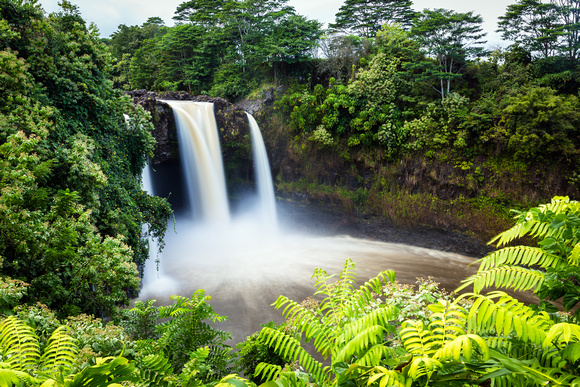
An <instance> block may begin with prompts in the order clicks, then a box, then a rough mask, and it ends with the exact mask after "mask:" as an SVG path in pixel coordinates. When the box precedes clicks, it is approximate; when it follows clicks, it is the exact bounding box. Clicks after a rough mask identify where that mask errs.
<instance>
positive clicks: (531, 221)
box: [489, 196, 580, 246]
mask: <svg viewBox="0 0 580 387" xmlns="http://www.w3.org/2000/svg"><path fill="white" fill-rule="evenodd" d="M579 212H580V203H579V202H577V201H573V200H570V199H569V198H568V197H566V196H564V197H554V198H553V199H552V200H551V202H550V203H548V204H542V205H540V206H538V207H537V208H532V209H530V210H529V211H527V212H525V213H520V214H519V215H518V216H516V218H518V219H519V220H518V223H516V224H515V225H514V226H513V227H512V228H510V229H509V230H506V231H504V232H502V233H501V234H499V235H497V236H496V237H495V238H493V239H492V240H491V241H490V242H489V244H492V243H494V242H496V241H498V242H497V245H498V246H504V245H506V244H508V243H510V242H511V241H513V240H515V239H518V238H521V237H523V236H526V235H530V236H531V237H532V238H540V239H545V238H547V237H554V238H555V239H560V238H561V237H562V235H563V234H564V232H565V231H566V227H561V225H562V224H563V223H562V222H557V221H556V216H557V215H558V214H568V213H572V214H578V213H579ZM564 223H565V222H564Z"/></svg>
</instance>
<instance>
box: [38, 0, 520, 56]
mask: <svg viewBox="0 0 580 387" xmlns="http://www.w3.org/2000/svg"><path fill="white" fill-rule="evenodd" d="M59 1H60V0H39V4H40V5H41V6H42V8H44V10H45V11H46V12H54V11H58V10H59V9H60V8H59V6H58V3H59ZM184 1H185V0H71V2H72V3H73V4H76V5H77V6H78V7H79V10H80V12H81V16H82V17H83V19H85V20H86V21H88V22H94V23H95V24H96V25H97V26H98V27H99V30H100V32H101V36H103V37H108V36H109V35H111V34H112V33H113V32H115V31H116V30H117V27H118V26H119V25H120V24H125V25H127V26H132V25H141V24H143V23H144V22H145V21H146V20H147V19H148V18H149V17H152V16H159V17H161V18H162V19H163V20H164V21H165V24H166V25H168V26H170V25H173V20H172V17H173V14H174V12H175V9H176V8H177V6H178V5H179V4H181V3H183V2H184ZM343 3H344V0H289V3H288V4H289V5H292V6H294V8H295V9H296V12H298V13H299V14H300V15H304V16H306V17H308V18H309V19H316V20H318V21H320V22H322V23H324V24H325V25H326V24H328V23H331V22H334V15H335V14H336V12H337V11H338V9H339V8H340V6H341V5H342V4H343ZM514 3H515V0H486V1H473V0H414V1H413V9H415V10H417V11H420V10H423V9H424V8H431V9H433V8H445V9H450V10H454V11H456V12H469V11H473V12H474V13H475V14H479V15H481V16H482V17H483V20H484V24H483V28H484V30H485V32H487V41H488V43H487V46H488V47H489V48H495V47H497V46H499V45H505V42H502V41H501V38H500V36H499V35H498V34H497V33H496V32H495V30H496V29H497V18H498V17H499V16H502V15H504V14H505V10H506V7H507V6H508V5H509V4H514Z"/></svg>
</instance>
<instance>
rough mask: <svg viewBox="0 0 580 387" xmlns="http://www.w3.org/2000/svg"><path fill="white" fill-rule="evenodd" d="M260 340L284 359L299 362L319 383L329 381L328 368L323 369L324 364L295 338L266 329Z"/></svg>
mask: <svg viewBox="0 0 580 387" xmlns="http://www.w3.org/2000/svg"><path fill="white" fill-rule="evenodd" d="M258 340H260V341H261V342H263V343H265V344H266V345H268V346H269V347H271V348H272V347H273V348H274V351H275V352H276V353H277V354H279V355H280V356H282V357H283V358H286V359H288V358H290V359H292V360H293V361H298V362H299V363H300V365H301V366H302V367H304V369H305V370H307V371H308V372H309V373H310V374H311V375H312V376H313V378H314V379H315V380H316V382H317V383H323V382H325V381H328V380H329V378H330V376H329V372H328V369H327V368H323V367H322V364H321V363H320V362H318V361H316V360H314V358H313V357H312V356H310V354H309V353H308V352H306V350H304V348H302V347H301V346H300V341H298V340H296V339H295V338H294V337H291V336H289V335H287V334H286V333H284V332H280V331H278V330H276V329H272V328H269V327H264V328H262V330H261V331H260V334H259V336H258Z"/></svg>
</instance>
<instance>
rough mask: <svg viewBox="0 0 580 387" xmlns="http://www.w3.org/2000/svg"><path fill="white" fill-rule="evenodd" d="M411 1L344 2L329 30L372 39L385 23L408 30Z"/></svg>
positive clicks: (348, 0) (359, 0) (362, 0)
mask: <svg viewBox="0 0 580 387" xmlns="http://www.w3.org/2000/svg"><path fill="white" fill-rule="evenodd" d="M412 4H413V3H412V2H411V0H387V1H378V0H345V2H344V4H343V5H342V6H341V7H340V9H339V10H338V13H337V14H336V16H335V22H334V23H331V24H329V27H330V28H333V29H336V30H342V31H348V32H349V33H354V34H356V35H358V36H361V37H364V38H373V37H374V36H375V34H376V33H377V31H378V30H379V29H380V28H381V26H382V25H383V24H385V23H389V24H395V23H399V24H400V25H401V26H403V27H405V28H408V27H409V26H410V25H411V20H412V19H413V16H414V12H413V10H412V9H411V5H412Z"/></svg>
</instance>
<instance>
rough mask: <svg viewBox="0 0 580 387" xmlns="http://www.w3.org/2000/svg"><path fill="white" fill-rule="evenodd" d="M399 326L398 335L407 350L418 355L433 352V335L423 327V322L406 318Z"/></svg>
mask: <svg viewBox="0 0 580 387" xmlns="http://www.w3.org/2000/svg"><path fill="white" fill-rule="evenodd" d="M401 328H402V329H401V332H400V333H399V336H400V338H401V340H402V341H403V345H404V346H405V349H406V350H407V352H409V353H411V354H412V355H413V356H419V357H429V356H430V355H432V354H434V353H435V351H436V348H435V347H434V343H433V341H434V338H433V335H432V333H431V331H429V330H428V329H425V328H424V327H423V322H421V321H411V320H407V321H405V322H403V324H401Z"/></svg>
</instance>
